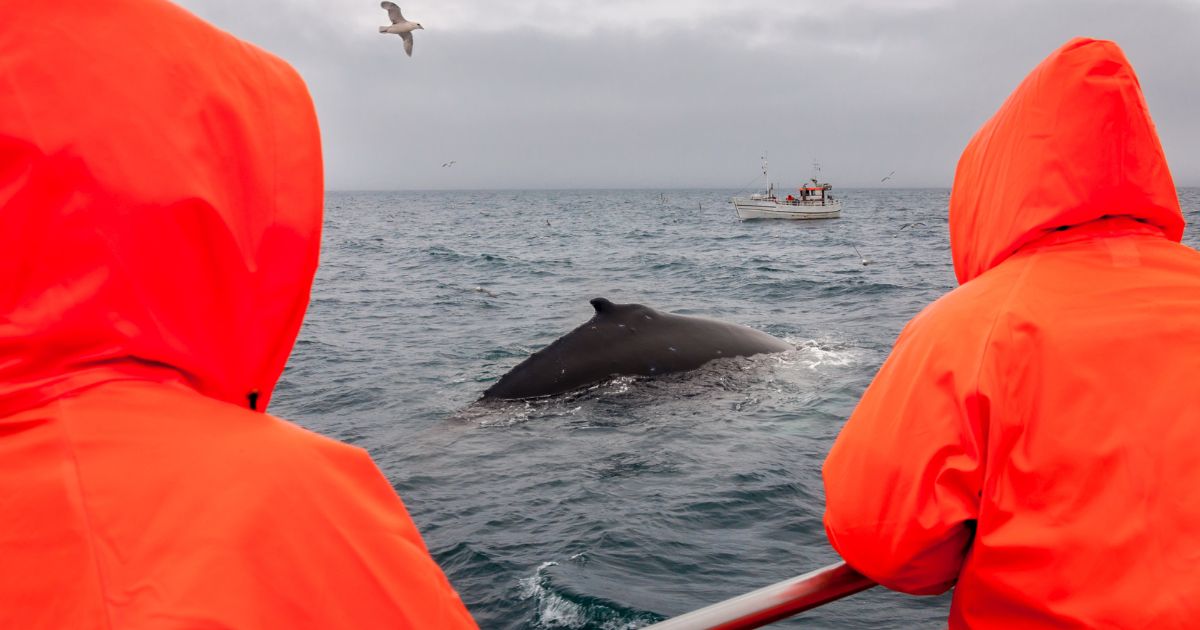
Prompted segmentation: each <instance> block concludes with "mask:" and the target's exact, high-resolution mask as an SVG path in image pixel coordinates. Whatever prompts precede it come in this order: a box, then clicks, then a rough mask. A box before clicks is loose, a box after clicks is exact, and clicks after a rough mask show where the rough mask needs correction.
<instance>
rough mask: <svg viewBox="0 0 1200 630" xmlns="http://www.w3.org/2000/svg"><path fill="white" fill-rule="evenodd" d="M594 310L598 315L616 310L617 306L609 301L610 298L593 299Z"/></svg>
mask: <svg viewBox="0 0 1200 630" xmlns="http://www.w3.org/2000/svg"><path fill="white" fill-rule="evenodd" d="M591 302H592V308H594V309H596V314H597V315H599V314H601V313H609V312H612V311H613V310H614V309H616V307H617V305H616V304H613V303H612V302H609V301H608V298H592V300H591Z"/></svg>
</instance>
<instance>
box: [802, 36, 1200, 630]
mask: <svg viewBox="0 0 1200 630" xmlns="http://www.w3.org/2000/svg"><path fill="white" fill-rule="evenodd" d="M1183 227H1184V222H1183V216H1182V214H1181V212H1180V209H1179V203H1178V199H1177V197H1176V192H1175V187H1174V184H1173V182H1172V180H1171V176H1170V173H1169V172H1168V170H1167V163H1166V160H1165V158H1164V156H1163V152H1162V148H1161V147H1160V145H1159V141H1158V138H1157V136H1156V134H1155V131H1154V127H1153V124H1152V123H1151V120H1150V115H1149V113H1148V111H1147V109H1146V104H1145V101H1144V100H1143V98H1142V94H1141V89H1140V87H1139V85H1138V81H1137V78H1136V77H1135V76H1134V73H1133V70H1132V69H1131V68H1130V66H1129V63H1128V62H1127V61H1126V59H1125V57H1124V55H1123V54H1122V53H1121V51H1120V49H1119V48H1118V47H1117V46H1116V45H1114V44H1112V43H1111V42H1102V41H1093V40H1085V39H1076V40H1073V41H1071V42H1069V43H1067V44H1066V45H1065V46H1063V47H1062V48H1061V49H1059V50H1058V51H1056V52H1054V53H1053V54H1052V55H1050V57H1048V58H1047V59H1046V60H1045V61H1043V62H1042V63H1041V64H1040V65H1039V66H1038V67H1037V68H1035V69H1034V70H1033V72H1032V73H1031V74H1030V75H1029V76H1028V77H1027V78H1026V79H1025V80H1024V81H1023V82H1022V83H1021V85H1020V86H1019V87H1017V89H1016V91H1015V92H1014V93H1013V94H1012V95H1011V96H1010V97H1009V99H1008V100H1007V101H1006V102H1005V103H1004V104H1003V105H1002V106H1001V108H1000V110H999V111H998V112H997V113H996V114H995V116H993V117H992V119H991V120H990V121H988V122H987V123H986V124H985V125H984V126H983V128H982V129H980V130H979V132H978V133H977V134H976V135H975V137H974V138H973V139H972V140H971V142H970V144H968V146H967V148H966V151H965V152H964V153H963V156H962V159H961V160H960V162H959V165H958V170H957V172H956V174H955V179H954V189H953V191H952V193H951V198H950V238H951V249H952V254H953V258H954V267H955V270H956V272H957V275H958V280H959V282H960V284H961V286H960V287H958V288H957V289H955V290H954V291H952V292H950V293H949V294H947V295H945V296H943V297H942V298H941V299H939V300H937V301H936V302H934V303H933V304H931V305H930V306H928V307H927V308H926V309H925V310H924V311H922V312H921V313H920V314H919V315H917V316H916V317H915V318H914V319H913V320H912V321H911V322H909V324H908V325H907V326H906V327H905V328H904V330H903V331H902V332H901V334H900V337H899V338H898V339H897V341H896V344H895V347H894V349H893V351H892V353H891V355H890V356H889V357H888V359H887V361H886V362H885V363H884V365H883V367H882V368H881V369H880V371H879V373H878V375H877V376H876V377H875V380H874V381H873V382H872V383H871V385H870V387H869V388H868V389H867V391H866V393H865V394H864V395H863V398H862V400H861V401H860V402H859V404H858V407H857V408H856V409H855V410H854V413H853V415H852V416H851V418H850V420H849V421H848V422H847V423H846V425H845V427H844V428H843V430H842V432H841V434H840V435H839V436H838V438H837V441H836V443H835V444H834V446H833V449H832V450H831V451H830V453H829V456H828V458H827V459H826V461H825V466H824V479H825V487H826V494H827V504H826V513H825V525H826V530H827V533H828V535H829V539H830V541H831V542H832V544H833V546H834V547H835V548H836V549H837V550H838V552H839V553H841V554H842V556H843V557H844V558H845V559H846V561H847V562H848V563H849V564H850V565H851V566H853V567H855V568H856V569H858V570H859V571H860V572H862V573H863V574H865V575H867V576H868V577H870V578H872V579H874V580H876V581H878V582H879V583H881V584H883V585H884V586H887V587H889V588H892V589H896V590H900V591H904V592H907V593H914V594H930V593H939V592H942V591H945V590H946V589H948V588H949V587H951V586H954V585H956V588H955V591H954V597H953V602H952V604H951V609H950V626H951V627H953V628H965V627H973V628H974V627H981V628H982V627H988V628H1063V627H1076V626H1078V627H1093V628H1094V627H1153V628H1169V627H1176V628H1179V627H1195V625H1196V623H1197V621H1198V620H1200V454H1197V452H1196V445H1197V444H1200V397H1198V394H1197V392H1198V391H1200V388H1198V387H1197V385H1196V381H1197V378H1198V375H1200V254H1198V253H1197V252H1195V251H1193V250H1192V249H1190V248H1187V247H1185V246H1183V245H1181V244H1179V242H1178V241H1179V240H1180V237H1181V234H1182V232H1183Z"/></svg>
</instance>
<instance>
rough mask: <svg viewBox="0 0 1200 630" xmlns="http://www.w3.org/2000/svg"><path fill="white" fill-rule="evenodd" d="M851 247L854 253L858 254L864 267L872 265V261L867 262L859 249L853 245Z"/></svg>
mask: <svg viewBox="0 0 1200 630" xmlns="http://www.w3.org/2000/svg"><path fill="white" fill-rule="evenodd" d="M850 247H853V248H854V253H855V254H858V259H859V260H861V261H862V264H863V266H864V267H866V266H867V265H869V264H871V261H869V260H867V259H866V258H863V255H862V252H859V251H858V247H856V246H855V245H854V244H853V243H851V244H850Z"/></svg>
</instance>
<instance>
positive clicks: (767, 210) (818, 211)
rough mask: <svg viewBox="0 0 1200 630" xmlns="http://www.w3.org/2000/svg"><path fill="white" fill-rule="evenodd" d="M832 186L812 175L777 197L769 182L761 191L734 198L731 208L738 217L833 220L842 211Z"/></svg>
mask: <svg viewBox="0 0 1200 630" xmlns="http://www.w3.org/2000/svg"><path fill="white" fill-rule="evenodd" d="M832 189H833V186H831V185H829V184H825V183H821V182H818V181H817V180H816V178H813V179H812V180H811V181H809V183H807V184H805V185H803V186H801V187H799V188H797V189H796V192H795V193H794V194H790V195H788V196H787V197H784V198H783V199H780V198H779V197H778V196H776V194H775V185H774V184H771V185H770V186H769V187H768V188H767V191H766V192H764V193H756V194H753V195H750V196H749V197H734V198H733V207H734V209H736V210H737V215H738V218H739V219H742V220H745V219H836V218H838V216H840V215H841V213H842V202H841V200H839V199H835V198H834V197H833V195H832V194H830V192H829V191H830V190H832Z"/></svg>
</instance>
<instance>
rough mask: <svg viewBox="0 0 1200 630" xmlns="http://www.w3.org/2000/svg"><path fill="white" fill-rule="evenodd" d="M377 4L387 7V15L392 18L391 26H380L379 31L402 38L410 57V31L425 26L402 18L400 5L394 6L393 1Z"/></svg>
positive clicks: (385, 0) (411, 39) (405, 50)
mask: <svg viewBox="0 0 1200 630" xmlns="http://www.w3.org/2000/svg"><path fill="white" fill-rule="evenodd" d="M379 6H381V7H383V8H385V9H387V12H388V17H389V18H391V20H392V25H391V26H380V27H379V32H380V33H395V34H397V35H399V36H400V38H401V39H403V40H404V52H405V53H406V54H407V55H408V56H409V57H411V56H412V44H413V38H412V32H413V31H415V30H417V29H424V28H425V27H424V26H421V23H420V22H409V21H408V20H406V19H404V16H403V15H401V14H400V7H398V6H396V3H395V2H388V1H387V0H384V1H383V2H380V3H379Z"/></svg>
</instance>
